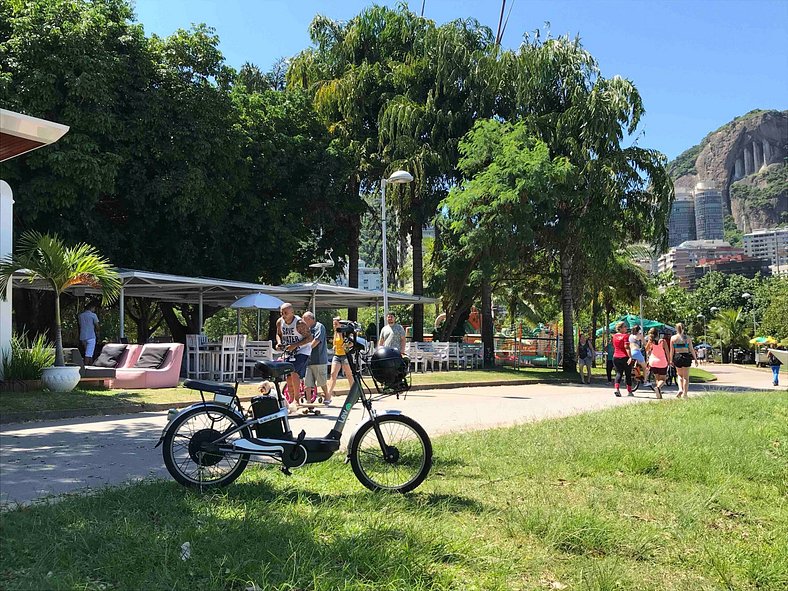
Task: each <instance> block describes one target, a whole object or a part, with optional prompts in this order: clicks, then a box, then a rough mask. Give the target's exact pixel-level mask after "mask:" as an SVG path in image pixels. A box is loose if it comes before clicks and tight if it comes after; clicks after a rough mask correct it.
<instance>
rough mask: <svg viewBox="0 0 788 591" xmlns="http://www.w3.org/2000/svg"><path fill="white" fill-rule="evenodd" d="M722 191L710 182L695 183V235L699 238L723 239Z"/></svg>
mask: <svg viewBox="0 0 788 591" xmlns="http://www.w3.org/2000/svg"><path fill="white" fill-rule="evenodd" d="M723 212H724V210H723V206H722V192H721V191H720V190H719V189H718V188H717V187H716V186H715V185H714V183H710V182H701V183H698V184H697V185H695V236H696V238H697V240H722V239H723V238H724V237H725V232H724V230H723Z"/></svg>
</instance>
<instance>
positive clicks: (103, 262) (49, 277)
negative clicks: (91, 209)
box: [0, 232, 120, 366]
mask: <svg viewBox="0 0 788 591" xmlns="http://www.w3.org/2000/svg"><path fill="white" fill-rule="evenodd" d="M22 269H25V270H26V271H27V273H28V275H27V280H29V281H30V282H31V283H33V282H35V281H44V282H45V283H46V284H47V285H48V286H49V287H51V288H52V291H54V292H55V365H57V366H63V365H65V362H64V360H63V334H62V322H61V319H60V295H61V294H62V293H63V292H64V291H65V290H66V289H67V288H68V287H71V286H72V285H89V286H91V287H95V288H98V289H100V290H101V294H102V301H103V303H104V304H105V305H106V304H109V303H111V302H112V301H114V300H115V299H116V298H117V296H118V293H119V292H120V278H119V277H118V274H117V272H116V271H115V269H114V268H113V267H112V266H111V265H110V263H109V261H108V260H107V259H105V258H104V257H102V256H101V255H100V254H99V252H98V250H97V249H96V248H94V247H93V246H90V245H89V244H84V243H81V244H77V245H76V246H73V247H70V246H66V245H65V244H64V242H63V241H62V240H61V239H60V238H59V237H58V236H57V235H55V236H50V235H48V234H40V233H38V232H26V233H25V234H24V235H23V236H22V238H21V239H20V240H19V244H18V246H17V249H16V253H15V254H13V255H10V256H8V257H6V258H5V259H3V260H2V261H0V297H2V298H4V299H5V294H6V293H7V291H6V289H7V287H8V283H9V282H10V281H11V280H12V278H13V275H14V273H16V272H17V271H21V270H22Z"/></svg>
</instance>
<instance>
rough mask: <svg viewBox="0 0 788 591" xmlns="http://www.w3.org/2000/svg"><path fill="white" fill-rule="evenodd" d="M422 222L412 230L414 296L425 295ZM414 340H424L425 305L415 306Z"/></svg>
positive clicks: (416, 223)
mask: <svg viewBox="0 0 788 591" xmlns="http://www.w3.org/2000/svg"><path fill="white" fill-rule="evenodd" d="M422 242H423V240H422V228H421V222H420V221H418V220H417V221H415V222H414V223H413V227H412V228H411V234H410V245H411V247H412V248H413V295H422V293H424V274H423V270H424V253H423V252H422V250H421V249H422ZM413 340H414V341H423V340H424V304H415V305H414V306H413Z"/></svg>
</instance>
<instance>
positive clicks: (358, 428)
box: [345, 410, 402, 464]
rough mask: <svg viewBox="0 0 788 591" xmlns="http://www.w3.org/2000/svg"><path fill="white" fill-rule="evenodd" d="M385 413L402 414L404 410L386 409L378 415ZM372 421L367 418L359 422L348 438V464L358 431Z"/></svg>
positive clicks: (346, 461) (346, 459)
mask: <svg viewBox="0 0 788 591" xmlns="http://www.w3.org/2000/svg"><path fill="white" fill-rule="evenodd" d="M384 415H402V411H401V410H386V411H383V412H381V413H378V415H377V416H378V417H382V416H384ZM371 422H372V419H367V420H366V421H364V422H363V423H359V424H358V425H356V428H355V429H354V430H353V433H351V435H350V439H348V442H347V457H346V458H345V463H346V464H347V463H348V462H349V461H350V450H351V449H352V448H353V441H354V440H355V439H356V435H357V434H358V432H359V431H360V430H361V428H362V427H364V426H365V425H367V424H368V423H371Z"/></svg>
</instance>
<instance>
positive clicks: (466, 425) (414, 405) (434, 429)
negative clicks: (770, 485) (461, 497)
mask: <svg viewBox="0 0 788 591" xmlns="http://www.w3.org/2000/svg"><path fill="white" fill-rule="evenodd" d="M706 369H708V370H709V371H713V372H714V373H715V374H716V375H717V376H718V378H719V381H718V382H714V383H712V384H708V385H704V386H699V385H695V384H693V385H691V386H690V395H692V393H693V391H695V392H699V391H701V390H720V389H732V390H740V389H749V388H753V387H755V388H757V389H770V388H771V381H770V379H771V374H769V375H764V376H763V378H761V376H760V374H757V373H755V372H752V371H747V370H743V369H738V368H736V367H734V366H706ZM785 379H786V381H787V382H788V376H786V378H785ZM760 382H763V383H760ZM611 392H612V390H611V388H610V386H608V385H606V384H604V383H599V384H594V385H592V386H581V385H579V384H577V385H573V384H560V385H545V384H533V385H526V386H495V387H468V388H458V389H452V390H425V391H419V392H413V393H410V394H409V395H408V397H407V399H406V400H397V399H396V398H393V397H392V398H389V399H386V400H383V401H381V402H379V403H377V404H376V408H377V409H379V410H386V409H397V410H401V411H402V412H403V413H404V414H407V415H408V416H410V417H412V418H414V419H415V420H417V421H418V422H419V423H421V424H422V425H423V426H424V428H425V429H426V430H427V432H428V433H430V435H433V436H434V435H438V434H440V433H446V432H451V431H461V430H471V429H481V428H486V427H492V426H499V425H510V424H515V423H523V422H527V421H534V420H540V419H545V418H549V417H561V416H567V415H572V414H577V413H580V412H586V411H592V410H597V409H603V408H610V407H614V406H620V405H622V404H633V403H639V402H646V401H648V400H653V399H654V398H653V393H652V392H651V391H650V390H646V391H640V392H638V393H637V396H636V397H635V398H626V397H624V398H615V397H614V396H612V395H611ZM673 392H675V390H670V391H669V393H668V394H667V396H666V397H667V398H672V397H673ZM338 411H339V408H338V406H333V407H331V408H329V409H326V411H325V413H324V414H323V415H321V416H318V417H315V416H310V417H301V416H297V417H294V418H293V419H292V421H291V426H292V429H293V431H294V432H295V433H298V432H299V431H300V430H301V429H304V430H306V432H307V434H308V435H325V434H326V433H327V432H328V431H329V429H330V428H331V426H332V425H333V422H334V420H335V419H336V417H337V414H338ZM361 419H362V412H361V409H360V408H359V407H358V405H357V407H356V408H355V409H354V410H353V412H352V413H351V417H350V419H349V420H348V428H347V430H346V433H345V437H344V438H343V441H344V442H345V443H346V442H347V437H348V436H349V434H350V433H351V432H352V431H353V428H354V426H355V425H356V424H357V423H359V422H360V421H361ZM165 423H166V413H164V412H157V413H138V414H133V415H116V416H112V417H92V418H82V419H63V420H56V421H45V422H37V423H25V424H17V425H6V426H4V428H3V429H2V430H0V505H5V506H9V505H10V506H13V505H14V504H16V503H25V502H29V501H31V500H34V499H37V498H41V497H44V496H48V495H53V494H60V493H64V492H70V491H75V490H79V489H86V488H97V487H102V486H106V485H109V484H118V483H122V482H125V481H128V480H138V479H142V478H148V477H162V478H169V475H168V474H167V472H166V470H165V468H164V466H163V462H162V457H161V448H159V449H154V448H153V446H154V445H155V443H156V441H157V440H158V438H159V434H160V432H161V429H162V427H163V426H164V425H165ZM438 453H440V452H439V451H438Z"/></svg>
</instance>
